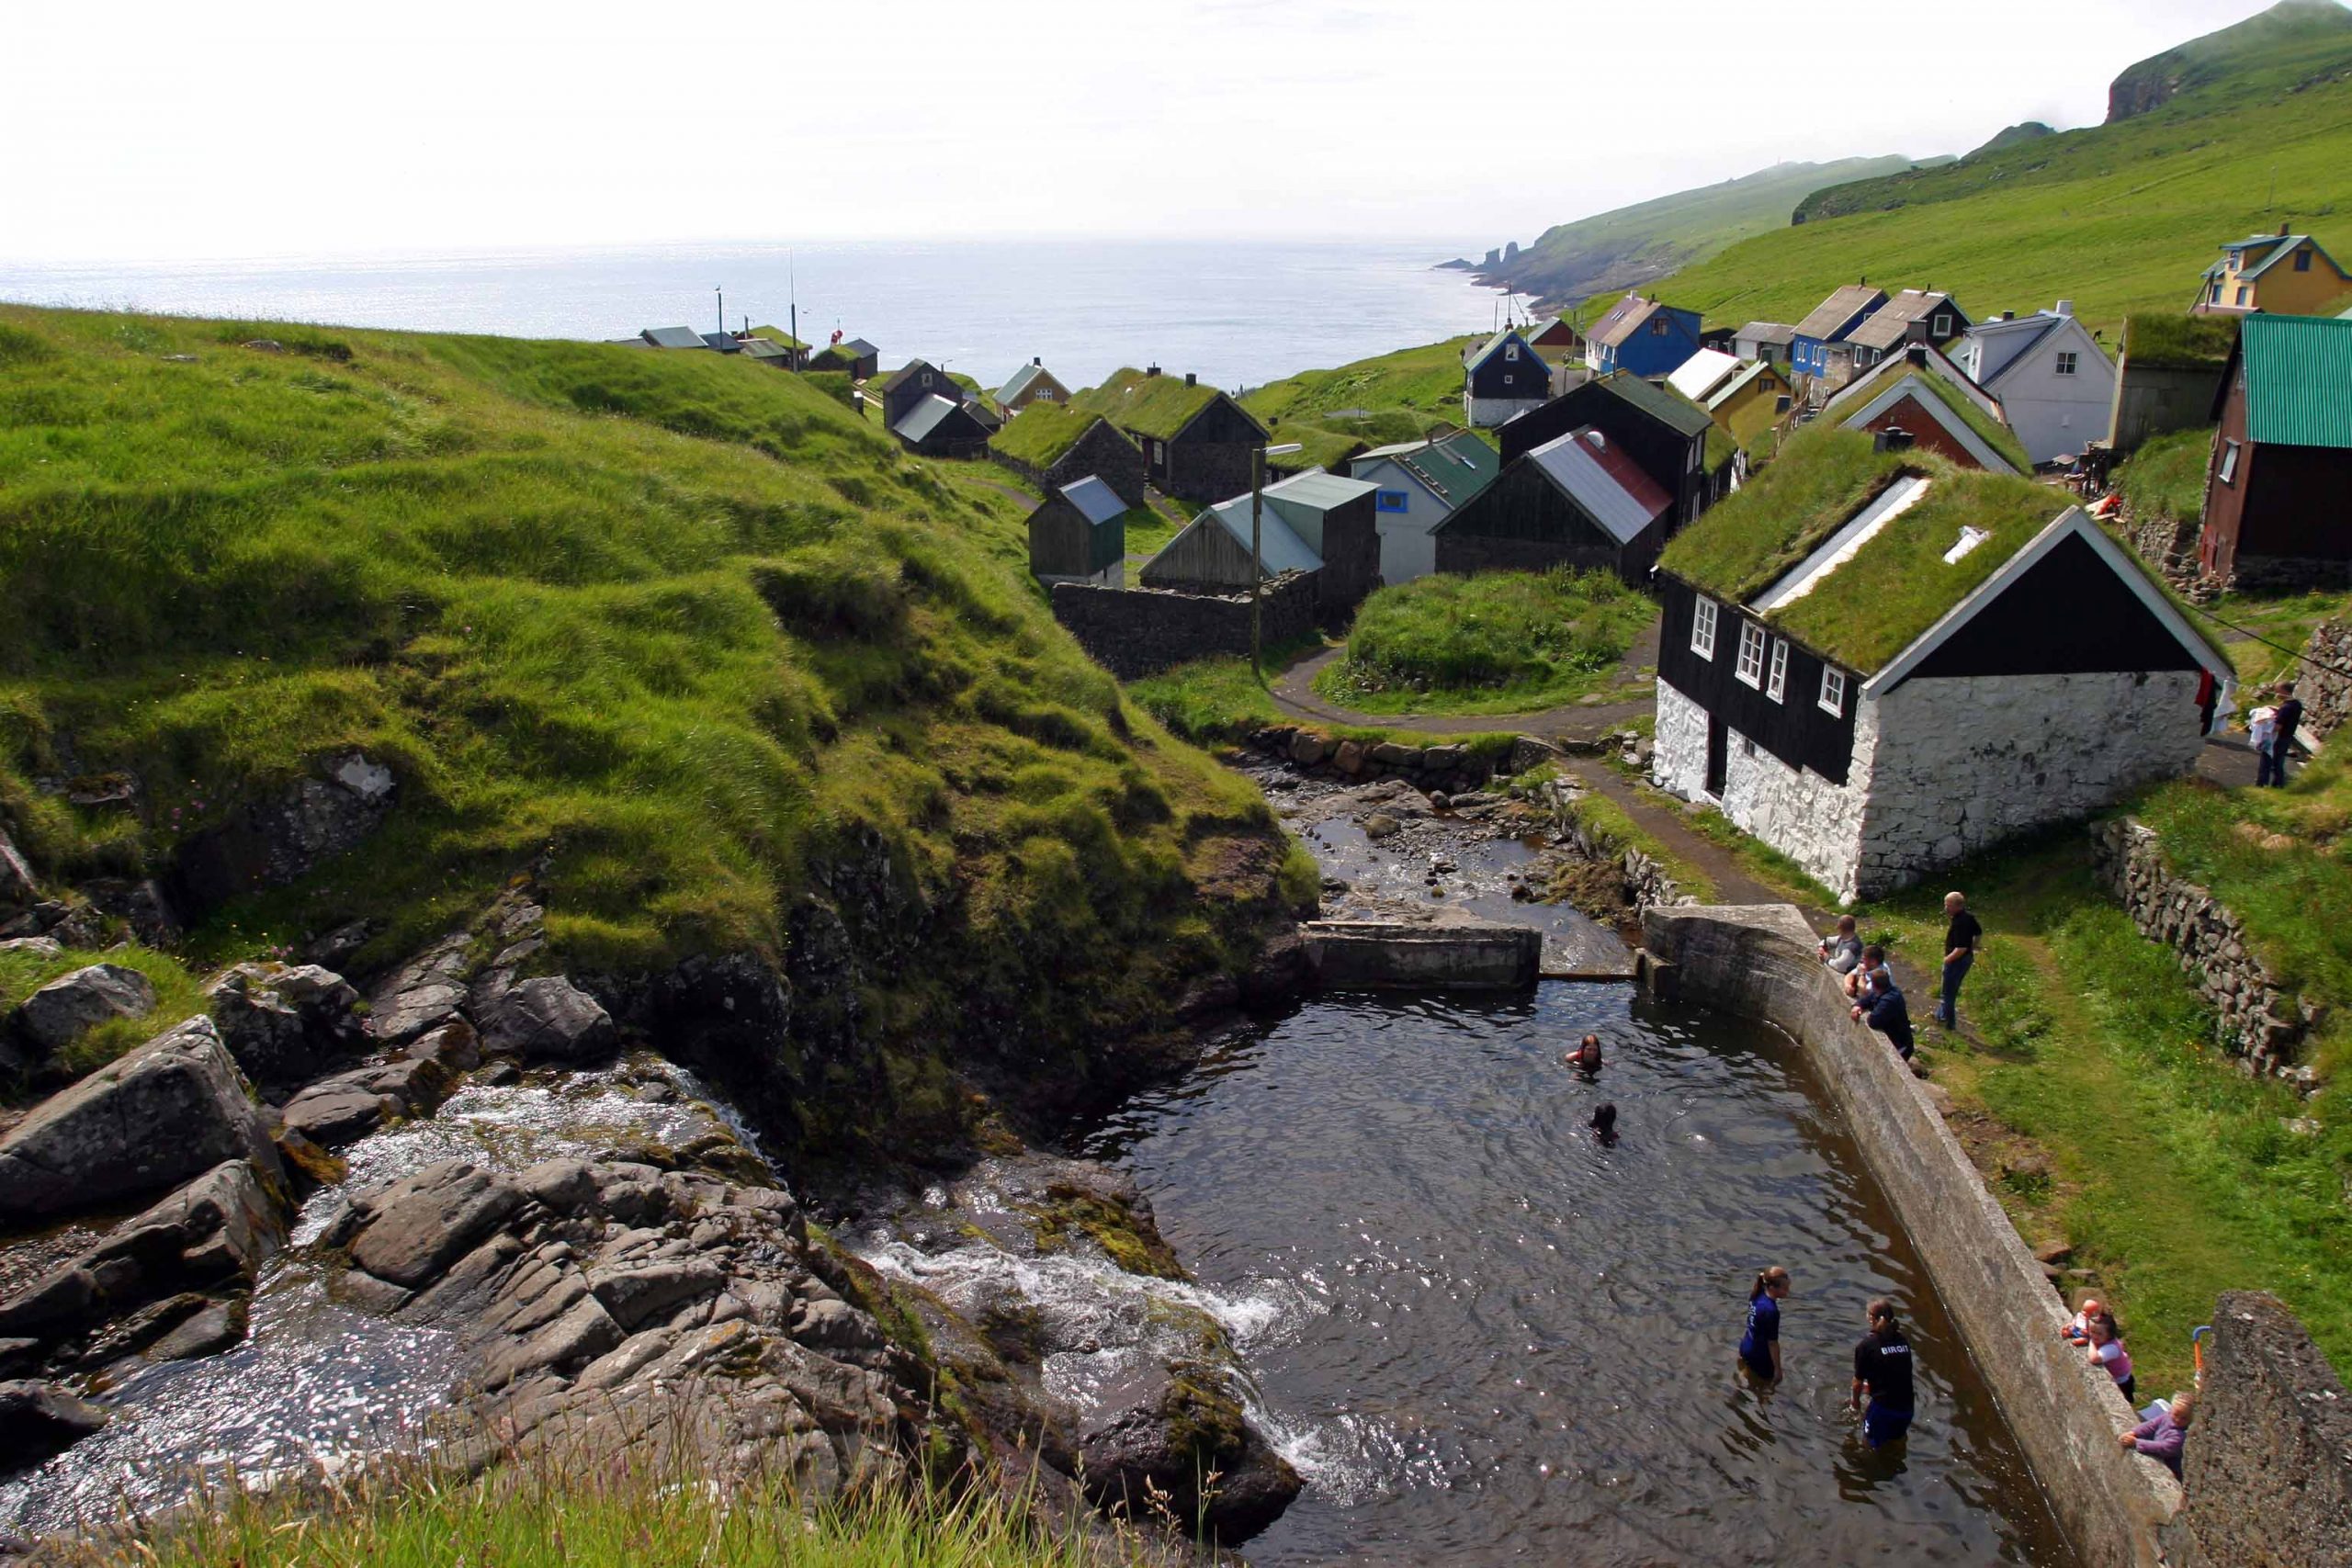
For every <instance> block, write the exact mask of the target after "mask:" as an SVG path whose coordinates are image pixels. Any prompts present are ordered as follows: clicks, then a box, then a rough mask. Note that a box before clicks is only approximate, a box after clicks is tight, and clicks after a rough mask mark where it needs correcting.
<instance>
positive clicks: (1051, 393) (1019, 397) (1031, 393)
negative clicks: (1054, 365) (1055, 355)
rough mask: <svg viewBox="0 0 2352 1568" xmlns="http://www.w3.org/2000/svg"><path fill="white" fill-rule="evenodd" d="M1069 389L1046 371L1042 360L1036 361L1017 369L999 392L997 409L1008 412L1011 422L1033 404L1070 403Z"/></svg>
mask: <svg viewBox="0 0 2352 1568" xmlns="http://www.w3.org/2000/svg"><path fill="white" fill-rule="evenodd" d="M1068 401H1069V388H1068V387H1065V386H1063V385H1062V384H1061V382H1060V381H1059V380H1058V379H1057V378H1056V377H1055V375H1054V373H1053V372H1052V371H1050V370H1048V369H1046V362H1045V360H1043V359H1042V358H1039V359H1032V360H1030V361H1029V363H1028V364H1026V365H1024V366H1023V367H1021V368H1020V369H1018V370H1015V371H1014V372H1013V373H1012V377H1011V378H1010V379H1008V380H1007V381H1006V382H1005V383H1004V385H1003V386H1001V387H999V388H998V389H996V406H997V407H998V408H1000V409H1002V410H1003V411H1004V415H1005V417H1006V418H1007V419H1010V418H1012V416H1013V415H1015V414H1017V413H1019V412H1021V411H1022V410H1023V409H1025V408H1027V407H1028V406H1029V405H1030V404H1031V403H1066V402H1068Z"/></svg>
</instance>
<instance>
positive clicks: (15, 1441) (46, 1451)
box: [0, 1382, 107, 1474]
mask: <svg viewBox="0 0 2352 1568" xmlns="http://www.w3.org/2000/svg"><path fill="white" fill-rule="evenodd" d="M106 1422H107V1413H106V1412H105V1411H104V1410H101V1409H99V1408H98V1407H97V1406H96V1405H95V1404H90V1403H89V1402H88V1401H86V1400H82V1399H76V1398H75V1397H74V1395H72V1394H70V1393H66V1392H65V1391H64V1390H63V1389H62V1388H59V1387H57V1386H56V1385H55V1384H54V1383H45V1382H0V1474H6V1473H8V1472H14V1471H19V1470H29V1469H31V1468H32V1467H33V1466H34V1465H37V1464H39V1463H40V1462H41V1461H43V1460H45V1459H48V1458H50V1457H51V1455H53V1454H61V1453H63V1452H64V1451H65V1450H67V1449H70V1448H72V1447H73V1446H74V1444H75V1443H78V1442H80V1441H81V1440H82V1439H83V1438H86V1437H88V1436H89V1435H90V1434H91V1433H93V1432H95V1431H96V1430H97V1429H98V1428H99V1427H103V1426H105V1425H106Z"/></svg>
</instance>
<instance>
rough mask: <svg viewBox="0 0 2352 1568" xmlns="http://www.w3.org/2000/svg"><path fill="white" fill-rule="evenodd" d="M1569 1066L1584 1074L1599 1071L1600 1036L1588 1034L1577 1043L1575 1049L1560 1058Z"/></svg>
mask: <svg viewBox="0 0 2352 1568" xmlns="http://www.w3.org/2000/svg"><path fill="white" fill-rule="evenodd" d="M1562 1060H1563V1061H1565V1062H1566V1063H1567V1065H1568V1066H1572V1067H1574V1068H1576V1069H1577V1071H1578V1072H1580V1073H1585V1074H1592V1073H1597V1072H1599V1071H1600V1035H1598V1034H1588V1035H1586V1036H1585V1037H1584V1038H1583V1039H1582V1040H1580V1041H1578V1042H1577V1048H1576V1049H1575V1050H1573V1051H1571V1052H1569V1053H1568V1054H1567V1055H1566V1056H1565V1057H1563V1058H1562Z"/></svg>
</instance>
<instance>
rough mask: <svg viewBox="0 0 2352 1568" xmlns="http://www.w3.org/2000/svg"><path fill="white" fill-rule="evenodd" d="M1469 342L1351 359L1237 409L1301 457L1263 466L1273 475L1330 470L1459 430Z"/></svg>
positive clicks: (1281, 384)
mask: <svg viewBox="0 0 2352 1568" xmlns="http://www.w3.org/2000/svg"><path fill="white" fill-rule="evenodd" d="M1479 341H1481V340H1480V339H1479V338H1476V337H1458V338H1448V339H1447V340H1446V341H1445V342H1443V343H1432V344H1424V345H1423V346H1421V347H1419V348H1407V349H1399V350H1398V351H1397V353H1395V354H1384V355H1379V356H1377V357H1376V358H1372V359H1359V360H1357V361H1355V362H1354V363H1353V364H1351V365H1342V366H1340V367H1338V368H1336V369H1331V370H1305V371H1301V372H1300V373H1299V374H1297V375H1295V376H1292V377H1288V378H1284V379H1283V380H1280V381H1269V382H1268V383H1266V385H1264V386H1262V387H1260V388H1257V389H1255V390H1253V391H1251V392H1250V393H1248V394H1247V395H1245V396H1244V397H1243V398H1242V400H1241V406H1242V407H1243V408H1245V409H1247V410H1249V411H1250V412H1251V413H1252V414H1255V415H1256V416H1257V418H1258V422H1259V423H1261V424H1263V425H1264V426H1265V427H1266V429H1267V430H1268V432H1269V433H1271V434H1272V436H1273V439H1274V440H1275V441H1276V442H1277V443H1283V442H1292V441H1295V442H1297V443H1299V444H1300V446H1302V448H1303V450H1301V451H1300V452H1298V453H1297V454H1295V455H1294V456H1291V457H1276V458H1272V459H1270V461H1272V463H1273V465H1274V466H1275V467H1277V468H1318V467H1329V468H1340V467H1341V466H1342V464H1344V462H1345V460H1346V459H1347V458H1348V457H1350V456H1351V455H1353V454H1354V453H1357V452H1361V451H1363V449H1364V448H1366V447H1368V446H1385V445H1387V444H1389V443H1391V442H1397V441H1418V440H1419V439H1420V438H1421V437H1422V436H1424V435H1427V434H1430V432H1431V431H1433V430H1438V429H1441V428H1448V427H1452V426H1456V425H1459V424H1460V423H1462V351H1463V350H1464V348H1466V347H1467V346H1469V345H1470V344H1473V343H1476V342H1479Z"/></svg>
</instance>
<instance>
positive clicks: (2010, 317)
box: [2001, 310, 2018, 321]
mask: <svg viewBox="0 0 2352 1568" xmlns="http://www.w3.org/2000/svg"><path fill="white" fill-rule="evenodd" d="M2017 319H2018V313H2017V312H2016V311H2015V310H2004V311H2002V312H2001V320H2003V321H2016V320H2017Z"/></svg>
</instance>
